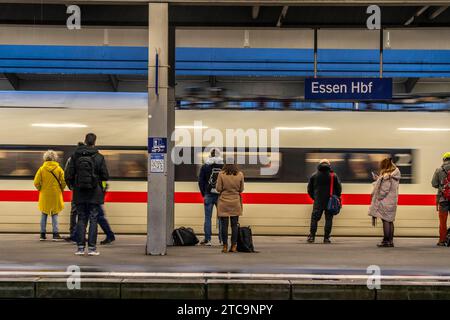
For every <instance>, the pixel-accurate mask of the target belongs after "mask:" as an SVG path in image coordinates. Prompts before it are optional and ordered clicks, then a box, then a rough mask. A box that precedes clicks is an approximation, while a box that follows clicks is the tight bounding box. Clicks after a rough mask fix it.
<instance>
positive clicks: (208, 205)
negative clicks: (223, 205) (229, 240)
mask: <svg viewBox="0 0 450 320" xmlns="http://www.w3.org/2000/svg"><path fill="white" fill-rule="evenodd" d="M218 199H219V195H218V194H211V193H208V194H206V195H205V197H204V199H203V203H204V205H205V224H204V226H203V231H204V232H205V240H206V241H211V234H212V231H211V219H212V212H213V209H214V206H216V207H217V200H218ZM218 223H219V241H221V235H220V220H219V222H218Z"/></svg>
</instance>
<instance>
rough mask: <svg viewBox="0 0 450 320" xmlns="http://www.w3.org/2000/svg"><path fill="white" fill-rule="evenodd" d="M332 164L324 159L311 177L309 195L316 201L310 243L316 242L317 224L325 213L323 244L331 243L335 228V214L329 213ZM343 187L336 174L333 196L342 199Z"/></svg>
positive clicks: (312, 216)
mask: <svg viewBox="0 0 450 320" xmlns="http://www.w3.org/2000/svg"><path fill="white" fill-rule="evenodd" d="M332 172H333V170H331V164H330V161H329V160H327V159H322V160H320V162H319V166H318V167H317V171H316V172H315V173H314V174H313V175H312V176H311V178H310V179H309V183H308V194H309V196H310V197H311V198H312V199H313V200H314V205H313V211H312V214H311V228H310V233H309V236H308V242H309V243H313V242H314V241H315V237H316V232H317V224H318V222H319V220H320V219H321V218H322V214H323V212H324V211H325V234H324V239H323V243H331V241H330V235H331V228H332V227H333V214H332V213H329V212H328V211H327V204H328V200H329V199H330V187H331V173H332ZM341 192H342V186H341V183H340V181H339V178H338V176H337V175H336V174H334V181H333V194H334V195H336V196H338V197H339V198H340V197H341Z"/></svg>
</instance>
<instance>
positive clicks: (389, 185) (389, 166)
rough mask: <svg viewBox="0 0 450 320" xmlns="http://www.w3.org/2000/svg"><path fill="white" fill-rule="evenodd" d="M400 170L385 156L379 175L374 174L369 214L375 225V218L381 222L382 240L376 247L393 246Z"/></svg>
mask: <svg viewBox="0 0 450 320" xmlns="http://www.w3.org/2000/svg"><path fill="white" fill-rule="evenodd" d="M400 177H401V174H400V170H399V169H398V168H397V166H396V165H395V164H394V162H393V161H392V159H391V158H385V159H383V160H382V161H381V163H380V172H379V175H374V179H376V181H375V182H374V188H373V191H372V201H371V205H370V208H369V216H371V217H372V223H373V225H374V226H375V225H376V219H377V218H380V219H381V221H382V222H383V234H384V237H383V241H382V242H381V243H379V244H378V247H393V246H394V220H395V215H396V213H397V202H398V188H399V184H400Z"/></svg>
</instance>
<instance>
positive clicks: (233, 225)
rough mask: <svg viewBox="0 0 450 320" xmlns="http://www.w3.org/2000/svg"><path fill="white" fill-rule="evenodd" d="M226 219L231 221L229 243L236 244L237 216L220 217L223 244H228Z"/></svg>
mask: <svg viewBox="0 0 450 320" xmlns="http://www.w3.org/2000/svg"><path fill="white" fill-rule="evenodd" d="M228 221H231V244H232V245H233V244H237V239H238V223H239V216H233V217H220V223H221V224H222V230H221V231H222V241H223V244H228Z"/></svg>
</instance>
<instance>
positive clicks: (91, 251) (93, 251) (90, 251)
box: [88, 250, 100, 256]
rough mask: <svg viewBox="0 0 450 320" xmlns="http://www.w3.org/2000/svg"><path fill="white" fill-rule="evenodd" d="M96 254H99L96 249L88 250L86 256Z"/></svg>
mask: <svg viewBox="0 0 450 320" xmlns="http://www.w3.org/2000/svg"><path fill="white" fill-rule="evenodd" d="M98 255H100V252H98V251H97V250H89V251H88V256H98Z"/></svg>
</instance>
